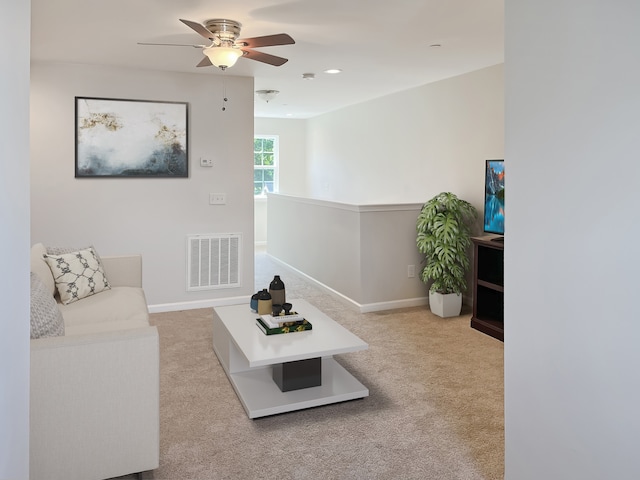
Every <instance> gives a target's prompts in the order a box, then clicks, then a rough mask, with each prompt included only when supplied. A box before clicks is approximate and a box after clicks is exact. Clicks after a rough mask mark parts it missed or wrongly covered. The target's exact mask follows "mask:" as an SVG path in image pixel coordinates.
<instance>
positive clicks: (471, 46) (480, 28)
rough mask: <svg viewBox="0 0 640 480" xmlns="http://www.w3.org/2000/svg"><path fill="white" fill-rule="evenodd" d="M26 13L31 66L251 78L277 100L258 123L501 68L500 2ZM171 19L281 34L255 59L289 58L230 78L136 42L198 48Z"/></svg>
mask: <svg viewBox="0 0 640 480" xmlns="http://www.w3.org/2000/svg"><path fill="white" fill-rule="evenodd" d="M31 9H32V14H31V15H32V26H31V57H32V59H33V60H36V61H55V62H72V63H89V64H92V63H94V64H102V65H113V66H123V67H138V68H145V69H156V70H165V71H174V72H196V73H199V74H202V75H227V76H229V75H239V76H253V77H255V89H256V90H259V89H274V90H279V91H280V94H279V95H278V97H277V98H276V99H275V100H272V101H271V102H269V103H266V102H264V101H262V100H260V99H258V98H257V97H256V103H255V115H256V116H257V117H278V118H310V117H314V116H316V115H319V114H322V113H325V112H329V111H332V110H336V109H338V108H341V107H344V106H347V105H351V104H355V103H359V102H363V101H366V100H370V99H372V98H376V97H380V96H383V95H387V94H390V93H393V92H397V91H400V90H406V89H408V88H412V87H416V86H419V85H424V84H426V83H430V82H434V81H437V80H441V79H443V78H448V77H452V76H455V75H459V74H462V73H466V72H470V71H473V70H477V69H480V68H483V67H487V66H491V65H496V64H498V63H502V62H503V61H504V45H503V43H504V0H297V1H277V0H242V1H233V2H232V1H230V0H226V1H220V0H208V1H204V0H107V1H105V0H102V1H100V0H32V1H31ZM179 18H184V19H187V20H192V21H196V22H199V23H204V22H205V21H206V20H208V19H211V18H228V19H232V20H236V21H239V22H240V23H241V24H242V33H241V35H240V36H241V37H257V36H262V35H270V34H275V33H288V34H289V35H291V36H292V37H293V38H294V39H295V41H296V44H295V45H286V46H277V47H268V48H263V49H260V50H262V51H264V52H266V53H271V54H273V55H278V56H282V57H285V58H288V59H289V62H288V63H286V64H285V65H283V66H281V67H273V66H271V65H266V64H262V63H259V62H256V61H252V60H248V59H246V58H241V59H239V60H238V63H236V65H235V66H233V67H232V68H229V69H228V70H227V71H226V72H222V71H220V70H219V69H217V68H216V67H207V68H196V64H197V63H198V62H199V61H200V60H201V59H202V57H203V55H202V52H201V51H200V49H196V48H190V47H158V46H141V45H138V44H137V42H157V43H186V44H202V43H205V41H204V39H203V38H202V37H201V36H199V35H198V34H197V33H195V32H194V31H193V30H191V29H190V28H188V27H187V26H186V25H184V24H183V23H181V22H180V21H179V20H178V19H179ZM434 44H437V45H441V46H439V47H434V46H432V45H434ZM328 68H339V69H342V70H343V72H342V73H341V74H338V75H328V74H325V73H323V71H324V70H326V69H328ZM303 73H315V75H316V78H315V80H303V79H302V74H303Z"/></svg>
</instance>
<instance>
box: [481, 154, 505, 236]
mask: <svg viewBox="0 0 640 480" xmlns="http://www.w3.org/2000/svg"><path fill="white" fill-rule="evenodd" d="M486 164H487V165H486V171H485V180H484V231H485V233H496V234H498V235H504V160H487V161H486Z"/></svg>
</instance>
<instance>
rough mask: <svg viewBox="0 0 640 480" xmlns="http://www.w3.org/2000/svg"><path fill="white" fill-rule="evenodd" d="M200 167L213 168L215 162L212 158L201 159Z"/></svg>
mask: <svg viewBox="0 0 640 480" xmlns="http://www.w3.org/2000/svg"><path fill="white" fill-rule="evenodd" d="M200 166H201V167H213V160H211V159H210V158H204V157H200Z"/></svg>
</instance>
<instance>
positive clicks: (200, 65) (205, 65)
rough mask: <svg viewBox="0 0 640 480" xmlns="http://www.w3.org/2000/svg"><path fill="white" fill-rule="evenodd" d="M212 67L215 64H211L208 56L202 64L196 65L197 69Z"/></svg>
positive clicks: (201, 61)
mask: <svg viewBox="0 0 640 480" xmlns="http://www.w3.org/2000/svg"><path fill="white" fill-rule="evenodd" d="M212 66H213V63H211V60H209V57H207V56H206V55H205V56H204V58H203V59H202V60H200V63H199V64H198V65H196V67H212Z"/></svg>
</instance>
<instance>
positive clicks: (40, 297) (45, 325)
mask: <svg viewBox="0 0 640 480" xmlns="http://www.w3.org/2000/svg"><path fill="white" fill-rule="evenodd" d="M60 335H64V320H63V318H62V313H61V312H60V309H59V308H58V305H57V304H56V301H55V300H54V299H53V295H51V292H49V289H48V288H47V287H46V286H45V284H44V283H43V282H42V280H40V277H39V276H38V275H37V274H36V273H33V272H31V338H41V337H57V336H60Z"/></svg>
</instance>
